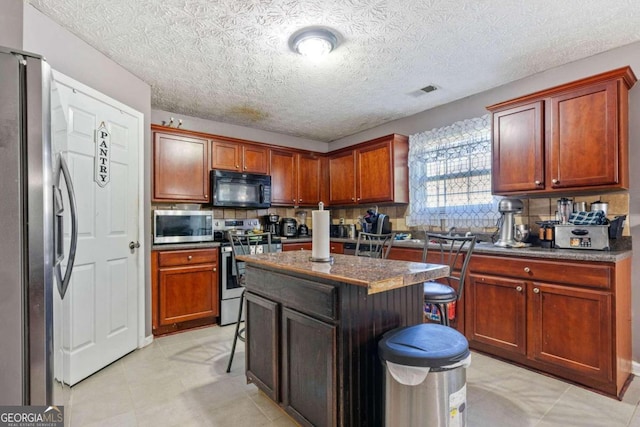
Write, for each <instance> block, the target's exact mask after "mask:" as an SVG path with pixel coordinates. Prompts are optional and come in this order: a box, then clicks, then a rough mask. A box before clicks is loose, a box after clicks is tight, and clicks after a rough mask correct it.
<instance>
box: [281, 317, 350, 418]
mask: <svg viewBox="0 0 640 427" xmlns="http://www.w3.org/2000/svg"><path fill="white" fill-rule="evenodd" d="M336 340H337V327H336V325H333V324H330V323H325V322H322V321H320V320H317V319H314V318H313V317H311V316H307V315H305V314H302V313H300V312H298V311H295V310H291V309H288V308H286V307H284V308H283V309H282V405H283V406H284V408H285V410H286V411H287V412H289V413H290V414H295V417H296V418H297V419H298V420H302V421H306V422H307V423H309V425H313V426H332V425H336V418H337V415H338V414H337V411H338V409H337V407H338V405H337V402H336V396H337V394H338V388H337V379H336V361H337V354H336V353H337V351H336V350H337V344H336ZM305 424H306V423H305Z"/></svg>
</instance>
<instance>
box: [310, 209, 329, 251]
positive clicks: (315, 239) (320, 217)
mask: <svg viewBox="0 0 640 427" xmlns="http://www.w3.org/2000/svg"><path fill="white" fill-rule="evenodd" d="M311 224H312V225H311V227H312V230H313V235H312V237H311V258H313V260H318V261H320V260H322V261H326V260H328V259H329V211H325V210H320V211H313V212H311Z"/></svg>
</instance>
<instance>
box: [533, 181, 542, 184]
mask: <svg viewBox="0 0 640 427" xmlns="http://www.w3.org/2000/svg"><path fill="white" fill-rule="evenodd" d="M533 183H534V184H535V185H540V184H542V182H540V181H538V180H536V181H533Z"/></svg>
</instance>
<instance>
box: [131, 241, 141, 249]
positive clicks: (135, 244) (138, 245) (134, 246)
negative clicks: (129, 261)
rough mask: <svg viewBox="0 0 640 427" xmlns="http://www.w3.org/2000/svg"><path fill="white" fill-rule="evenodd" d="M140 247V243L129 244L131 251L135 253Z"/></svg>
mask: <svg viewBox="0 0 640 427" xmlns="http://www.w3.org/2000/svg"><path fill="white" fill-rule="evenodd" d="M139 247H140V242H133V241H131V242H129V249H131V251H132V252H133V250H134V249H137V248H139Z"/></svg>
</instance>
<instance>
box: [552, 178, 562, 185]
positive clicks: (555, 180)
mask: <svg viewBox="0 0 640 427" xmlns="http://www.w3.org/2000/svg"><path fill="white" fill-rule="evenodd" d="M551 182H553V183H554V184H557V183H559V182H560V181H558V180H557V179H555V178H553V179H552V180H551Z"/></svg>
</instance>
